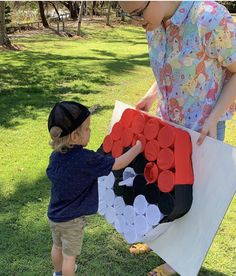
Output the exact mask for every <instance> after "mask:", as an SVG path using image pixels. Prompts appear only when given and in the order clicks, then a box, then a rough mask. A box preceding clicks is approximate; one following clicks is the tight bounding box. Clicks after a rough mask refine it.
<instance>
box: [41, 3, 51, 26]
mask: <svg viewBox="0 0 236 276" xmlns="http://www.w3.org/2000/svg"><path fill="white" fill-rule="evenodd" d="M38 4H39V12H40V16H41V19H42V23H43V26H44V28H49V25H48V22H47V19H46V16H45V13H44V5H43V1H38Z"/></svg>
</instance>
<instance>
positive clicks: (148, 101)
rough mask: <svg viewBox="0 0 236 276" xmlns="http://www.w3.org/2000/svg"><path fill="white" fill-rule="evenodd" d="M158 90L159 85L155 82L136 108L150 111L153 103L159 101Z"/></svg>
mask: <svg viewBox="0 0 236 276" xmlns="http://www.w3.org/2000/svg"><path fill="white" fill-rule="evenodd" d="M157 89H158V88H157V83H156V81H155V82H154V83H153V84H152V86H151V87H150V88H149V90H148V91H147V93H146V94H145V96H144V97H143V98H142V99H141V100H140V101H138V103H137V104H136V106H135V107H136V109H139V110H143V111H149V109H150V108H151V106H152V104H153V102H154V101H155V100H156V99H157Z"/></svg>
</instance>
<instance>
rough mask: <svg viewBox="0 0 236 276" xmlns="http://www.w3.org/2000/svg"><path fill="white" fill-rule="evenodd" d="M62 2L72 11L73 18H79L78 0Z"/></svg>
mask: <svg viewBox="0 0 236 276" xmlns="http://www.w3.org/2000/svg"><path fill="white" fill-rule="evenodd" d="M61 4H63V5H64V6H65V7H66V8H67V9H68V10H69V11H70V17H71V19H73V20H77V19H78V5H77V2H76V1H62V2H61Z"/></svg>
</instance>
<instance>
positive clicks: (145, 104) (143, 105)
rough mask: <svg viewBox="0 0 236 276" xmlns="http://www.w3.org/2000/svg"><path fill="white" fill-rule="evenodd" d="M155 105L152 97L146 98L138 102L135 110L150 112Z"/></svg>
mask: <svg viewBox="0 0 236 276" xmlns="http://www.w3.org/2000/svg"><path fill="white" fill-rule="evenodd" d="M152 103H153V98H152V97H151V96H149V95H148V96H145V97H143V98H142V99H141V100H140V101H138V102H137V104H136V106H135V108H136V109H139V110H143V111H149V109H150V108H151V106H152Z"/></svg>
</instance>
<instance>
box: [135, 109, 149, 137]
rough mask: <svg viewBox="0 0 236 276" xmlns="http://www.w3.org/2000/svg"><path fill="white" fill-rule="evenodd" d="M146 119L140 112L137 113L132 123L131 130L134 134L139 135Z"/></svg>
mask: <svg viewBox="0 0 236 276" xmlns="http://www.w3.org/2000/svg"><path fill="white" fill-rule="evenodd" d="M146 117H147V116H145V115H144V114H143V113H142V112H140V111H137V113H136V114H135V116H134V117H133V122H132V125H131V128H132V131H133V132H134V133H135V134H141V133H142V132H143V129H144V125H145V122H146Z"/></svg>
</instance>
